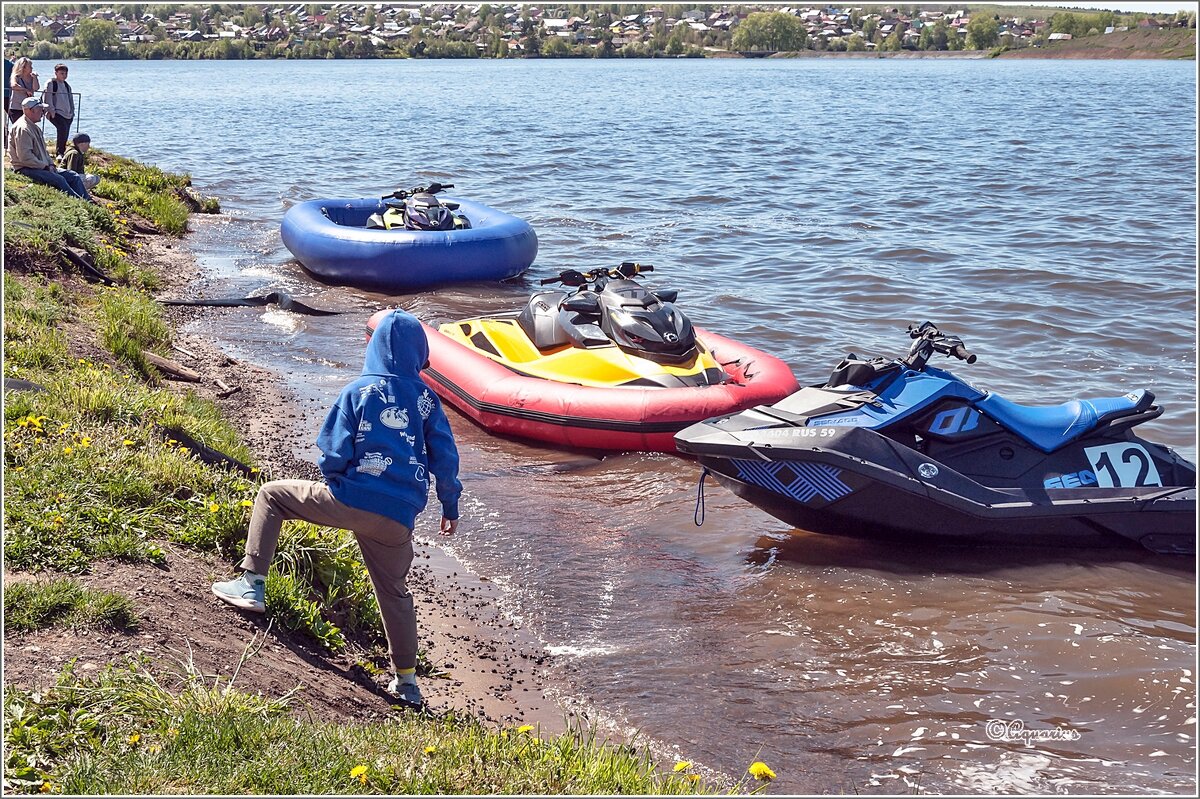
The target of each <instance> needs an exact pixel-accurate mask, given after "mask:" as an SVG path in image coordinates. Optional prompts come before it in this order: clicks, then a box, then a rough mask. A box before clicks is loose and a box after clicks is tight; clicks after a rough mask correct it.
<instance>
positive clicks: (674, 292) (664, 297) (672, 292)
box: [654, 289, 679, 302]
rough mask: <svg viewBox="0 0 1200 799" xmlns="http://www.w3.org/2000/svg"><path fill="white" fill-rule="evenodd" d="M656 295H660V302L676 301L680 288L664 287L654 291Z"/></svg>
mask: <svg viewBox="0 0 1200 799" xmlns="http://www.w3.org/2000/svg"><path fill="white" fill-rule="evenodd" d="M654 296H655V297H658V301H659V302H675V301H676V300H677V299H679V289H662V290H661V291H656V292H654Z"/></svg>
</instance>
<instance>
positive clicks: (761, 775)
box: [746, 760, 775, 782]
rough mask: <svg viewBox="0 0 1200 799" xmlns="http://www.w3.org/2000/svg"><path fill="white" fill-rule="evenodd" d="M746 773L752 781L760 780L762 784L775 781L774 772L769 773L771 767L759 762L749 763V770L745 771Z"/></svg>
mask: <svg viewBox="0 0 1200 799" xmlns="http://www.w3.org/2000/svg"><path fill="white" fill-rule="evenodd" d="M746 771H748V772H750V776H751V777H753V778H754V779H756V780H762V781H763V782H770V781H771V780H773V779H775V772H774V771H771V767H770V766H768V765H767V764H766V763H764V762H762V761H761V760H756V761H755V762H753V763H751V764H750V768H748V769H746Z"/></svg>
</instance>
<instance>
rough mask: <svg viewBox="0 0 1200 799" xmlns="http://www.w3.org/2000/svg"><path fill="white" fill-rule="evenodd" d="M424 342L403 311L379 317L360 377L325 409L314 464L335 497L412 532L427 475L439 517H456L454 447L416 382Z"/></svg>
mask: <svg viewBox="0 0 1200 799" xmlns="http://www.w3.org/2000/svg"><path fill="white" fill-rule="evenodd" d="M428 359H429V342H428V341H427V340H426V338H425V330H424V329H423V328H422V327H421V323H420V322H418V321H417V320H416V318H414V317H413V316H410V315H409V314H407V313H405V312H404V311H395V312H394V313H391V314H389V315H387V316H385V317H384V318H383V320H382V321H381V322H380V323H379V325H378V327H376V328H375V332H374V334H373V335H372V336H371V340H370V341H369V342H368V343H367V355H366V359H365V362H364V364H363V370H362V377H360V378H358V379H357V380H355V381H354V382H352V383H350V384H349V385H348V386H346V387H345V388H344V389H342V393H341V395H340V396H338V399H337V402H336V403H335V404H334V406H333V408H332V409H330V411H329V415H328V416H327V417H326V419H325V424H324V426H322V428H321V432H320V434H319V435H318V436H317V446H319V447H320V448H321V458H320V460H318V461H317V465H318V466H319V467H320V468H321V473H322V474H324V475H325V480H326V481H327V482H328V483H329V488H330V490H331V491H332V492H333V495H334V496H335V497H337V499H338V500H339V501H340V502H343V503H345V504H346V505H349V506H350V507H352V508H358V509H359V510H366V511H371V512H372V513H378V514H379V515H381V516H386V517H388V518H389V519H395V520H396V521H398V522H400V523H401V524H403V525H405V526H406V527H408V528H409V529H410V530H411V529H412V527H413V522H414V520H415V519H416V516H417V514H418V513H420V512H421V511H422V510H423V509H424V508H425V503H426V501H427V499H428V497H429V475H430V474H432V475H433V477H434V480H435V485H436V488H437V496H438V500H439V501H440V502H441V503H442V515H443V516H445V517H446V518H447V519H457V518H458V498H459V495H461V494H462V483H460V482H459V481H458V448H457V447H456V446H455V444H454V435H453V434H452V433H451V432H450V423H449V422H448V421H447V420H446V414H445V413H444V412H443V411H442V406H441V402H440V401H439V400H438V398H437V395H436V394H434V393H433V392H432V391H430V390H429V388H428V387H427V386H426V385H425V384H424V383H423V382H422V381H421V377H420V374H419V372H420V370H421V368H422V367H424V365H425V362H426V361H427V360H428Z"/></svg>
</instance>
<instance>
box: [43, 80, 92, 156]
mask: <svg viewBox="0 0 1200 799" xmlns="http://www.w3.org/2000/svg"><path fill="white" fill-rule="evenodd" d="M42 102H43V103H45V104H46V105H48V106H50V108H49V110H48V111H46V116H48V117H50V124H51V125H53V126H54V129H55V130H56V131H57V132H58V136H56V137H55V140H54V156H55V157H56V158H62V157H63V153H65V152H66V151H67V136H69V135H70V134H71V122H72V121H73V120H74V119H75V97H74V96H73V95H72V94H71V84H69V83H67V65H66V64H55V65H54V79H53V80H51V81H50V82H49V83H48V84H46V90H45V91H44V92H42ZM78 171H79V174H81V175H82V174H83V170H78Z"/></svg>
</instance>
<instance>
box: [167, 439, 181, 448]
mask: <svg viewBox="0 0 1200 799" xmlns="http://www.w3.org/2000/svg"><path fill="white" fill-rule="evenodd" d="M178 443H179V442H178V441H176V440H175V439H173V438H168V439H167V446H169V447H173V446H175V445H176V444H178Z"/></svg>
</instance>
